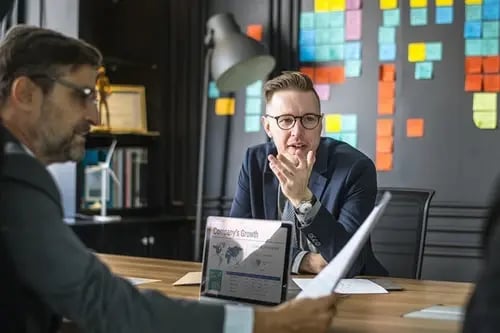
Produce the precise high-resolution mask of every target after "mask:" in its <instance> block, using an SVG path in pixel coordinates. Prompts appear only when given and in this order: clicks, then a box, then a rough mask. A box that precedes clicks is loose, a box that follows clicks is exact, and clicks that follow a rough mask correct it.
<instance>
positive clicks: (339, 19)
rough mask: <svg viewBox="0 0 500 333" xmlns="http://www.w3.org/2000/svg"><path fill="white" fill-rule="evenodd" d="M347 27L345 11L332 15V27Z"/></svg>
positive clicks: (332, 13)
mask: <svg viewBox="0 0 500 333" xmlns="http://www.w3.org/2000/svg"><path fill="white" fill-rule="evenodd" d="M344 25H345V14H344V12H343V11H337V12H331V13H330V27H332V28H343V27H344Z"/></svg>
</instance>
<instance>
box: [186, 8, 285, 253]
mask: <svg viewBox="0 0 500 333" xmlns="http://www.w3.org/2000/svg"><path fill="white" fill-rule="evenodd" d="M205 45H206V46H207V48H208V49H207V53H206V56H205V68H204V70H205V72H204V77H203V100H202V110H201V112H202V114H201V126H200V127H201V129H200V151H199V156H198V189H197V196H196V225H195V239H194V259H195V260H197V261H199V256H200V243H201V240H200V237H201V222H202V218H203V216H202V214H203V184H204V169H205V140H206V131H207V113H208V108H207V100H208V96H207V93H208V82H209V73H211V74H212V79H213V80H214V81H215V84H216V85H217V88H218V89H219V90H220V91H222V92H233V91H237V90H239V89H242V88H244V87H246V86H248V85H249V84H251V83H253V82H255V81H257V80H261V79H264V78H265V77H266V76H267V75H268V74H269V73H270V72H271V71H272V70H273V68H274V65H275V60H274V58H273V57H272V56H271V55H269V52H268V50H267V49H266V47H265V46H264V45H263V44H261V43H259V42H258V41H256V40H255V39H252V38H250V37H248V36H247V35H245V34H243V33H242V32H241V30H240V27H239V26H238V24H236V21H235V20H234V17H233V15H232V14H229V13H223V14H216V15H214V16H212V17H211V18H210V19H209V20H208V21H207V35H206V37H205Z"/></svg>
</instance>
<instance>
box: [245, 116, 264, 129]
mask: <svg viewBox="0 0 500 333" xmlns="http://www.w3.org/2000/svg"><path fill="white" fill-rule="evenodd" d="M260 119H261V117H260V116H256V115H249V116H245V132H247V133H251V132H259V131H260Z"/></svg>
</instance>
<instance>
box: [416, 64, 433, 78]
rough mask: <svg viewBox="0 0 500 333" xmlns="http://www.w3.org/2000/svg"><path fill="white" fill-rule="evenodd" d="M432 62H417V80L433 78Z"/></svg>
mask: <svg viewBox="0 0 500 333" xmlns="http://www.w3.org/2000/svg"><path fill="white" fill-rule="evenodd" d="M432 71H433V66H432V62H417V63H416V64H415V80H430V79H432Z"/></svg>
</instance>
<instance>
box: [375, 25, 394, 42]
mask: <svg viewBox="0 0 500 333" xmlns="http://www.w3.org/2000/svg"><path fill="white" fill-rule="evenodd" d="M378 43H379V44H392V43H396V28H393V27H379V28H378Z"/></svg>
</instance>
